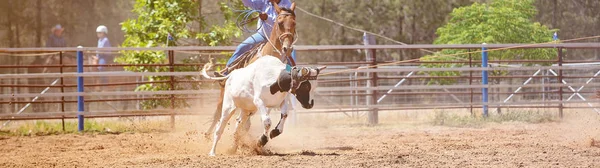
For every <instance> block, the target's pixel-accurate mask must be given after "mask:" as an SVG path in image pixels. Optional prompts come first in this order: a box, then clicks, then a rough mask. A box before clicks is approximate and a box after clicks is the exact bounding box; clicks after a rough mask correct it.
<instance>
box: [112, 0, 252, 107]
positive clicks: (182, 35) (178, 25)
mask: <svg viewBox="0 0 600 168" xmlns="http://www.w3.org/2000/svg"><path fill="white" fill-rule="evenodd" d="M199 5H201V4H200V3H199V2H198V1H195V0H154V1H150V0H137V1H136V2H135V6H134V8H133V12H134V13H135V14H137V15H138V17H137V18H135V19H128V20H126V21H124V22H123V23H121V25H122V27H121V30H123V32H124V33H125V41H124V42H123V44H122V47H157V46H177V41H178V40H179V39H193V38H195V39H200V41H203V42H204V44H208V45H211V46H215V45H229V44H230V43H231V42H230V41H231V39H232V38H235V37H239V36H241V35H242V33H241V32H240V30H238V29H237V27H236V26H235V20H233V19H232V18H234V17H233V16H234V12H233V11H232V8H242V7H243V6H242V4H241V3H240V2H237V3H233V6H229V3H224V2H219V6H220V7H221V11H222V12H223V15H224V17H225V20H226V21H225V22H224V23H223V25H220V26H219V25H215V26H212V27H210V28H209V29H208V32H202V30H200V29H201V28H202V27H205V26H197V27H199V29H194V28H192V26H189V25H191V24H194V23H195V24H200V25H204V24H206V23H205V21H204V18H203V17H202V15H201V14H199V13H198V7H199ZM168 38H172V39H170V40H168ZM167 60H168V59H167V55H166V53H165V52H164V51H124V52H122V56H121V57H118V58H117V59H116V61H117V62H119V63H124V64H158V63H166V62H167ZM196 61H197V60H196ZM184 62H186V63H189V62H194V60H191V59H187V60H184ZM125 69H126V70H128V71H134V72H166V71H168V67H157V66H132V67H125ZM194 70H196V71H197V69H196V68H189V67H188V68H176V69H175V71H194ZM147 78H148V80H149V81H167V80H169V79H170V77H168V76H150V77H147ZM187 78H188V79H189V78H191V77H187ZM192 87H193V88H197V87H198V85H193V86H192ZM169 89H170V84H168V83H154V84H145V85H141V86H139V87H138V88H136V91H158V90H169ZM177 89H182V86H179V85H177V86H176V88H175V90H177ZM159 106H162V107H169V106H170V103H169V101H163V100H150V101H145V102H143V107H144V108H145V109H151V108H156V107H159ZM176 106H177V107H182V106H187V104H186V102H185V101H177V102H176Z"/></svg>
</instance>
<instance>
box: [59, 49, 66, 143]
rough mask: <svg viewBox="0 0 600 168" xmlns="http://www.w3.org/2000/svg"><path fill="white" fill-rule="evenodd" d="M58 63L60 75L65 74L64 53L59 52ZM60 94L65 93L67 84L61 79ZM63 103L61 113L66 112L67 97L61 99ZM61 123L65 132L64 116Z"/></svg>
mask: <svg viewBox="0 0 600 168" xmlns="http://www.w3.org/2000/svg"><path fill="white" fill-rule="evenodd" d="M58 62H59V63H60V74H62V73H63V67H64V65H63V52H62V51H61V52H59V58H58ZM60 93H65V82H64V78H63V77H60ZM60 100H61V102H60V111H61V112H63V113H64V112H65V96H61V98H60ZM61 123H62V130H63V132H64V131H65V115H63V116H62V118H61Z"/></svg>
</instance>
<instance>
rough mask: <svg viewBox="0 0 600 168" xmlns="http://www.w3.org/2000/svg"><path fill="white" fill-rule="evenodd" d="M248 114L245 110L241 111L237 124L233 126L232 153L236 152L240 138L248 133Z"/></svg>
mask: <svg viewBox="0 0 600 168" xmlns="http://www.w3.org/2000/svg"><path fill="white" fill-rule="evenodd" d="M249 115H250V112H249V111H247V110H242V112H241V113H240V115H239V116H238V118H237V122H236V124H235V133H234V141H233V148H232V150H234V151H233V152H235V150H237V148H238V146H239V143H240V141H242V138H243V137H242V136H243V135H245V134H247V133H248V129H249V127H250V125H249V120H248V118H250V116H249Z"/></svg>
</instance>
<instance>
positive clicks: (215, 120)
mask: <svg viewBox="0 0 600 168" xmlns="http://www.w3.org/2000/svg"><path fill="white" fill-rule="evenodd" d="M222 109H223V101H220V102H219V103H218V104H217V109H216V110H215V113H214V114H213V119H212V123H211V124H210V127H209V128H208V130H206V133H205V134H204V138H206V139H210V135H211V134H212V133H213V131H214V130H215V126H217V123H218V122H219V120H221V111H222Z"/></svg>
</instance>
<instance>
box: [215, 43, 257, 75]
mask: <svg viewBox="0 0 600 168" xmlns="http://www.w3.org/2000/svg"><path fill="white" fill-rule="evenodd" d="M265 44H267V42H266V41H264V42H261V43H258V44H256V45H254V47H252V48H251V49H250V50H248V51H246V52H244V53H242V55H240V56H239V57H237V58H236V59H235V60H233V62H232V63H231V66H229V67H226V68H224V69H222V70H221V71H220V73H221V74H223V73H225V72H230V73H231V72H232V71H233V70H236V69H240V68H243V67H246V66H247V65H248V63H249V62H250V60H251V59H252V57H253V56H255V55H256V54H258V52H260V50H261V49H262V48H263V47H264V46H265Z"/></svg>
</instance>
